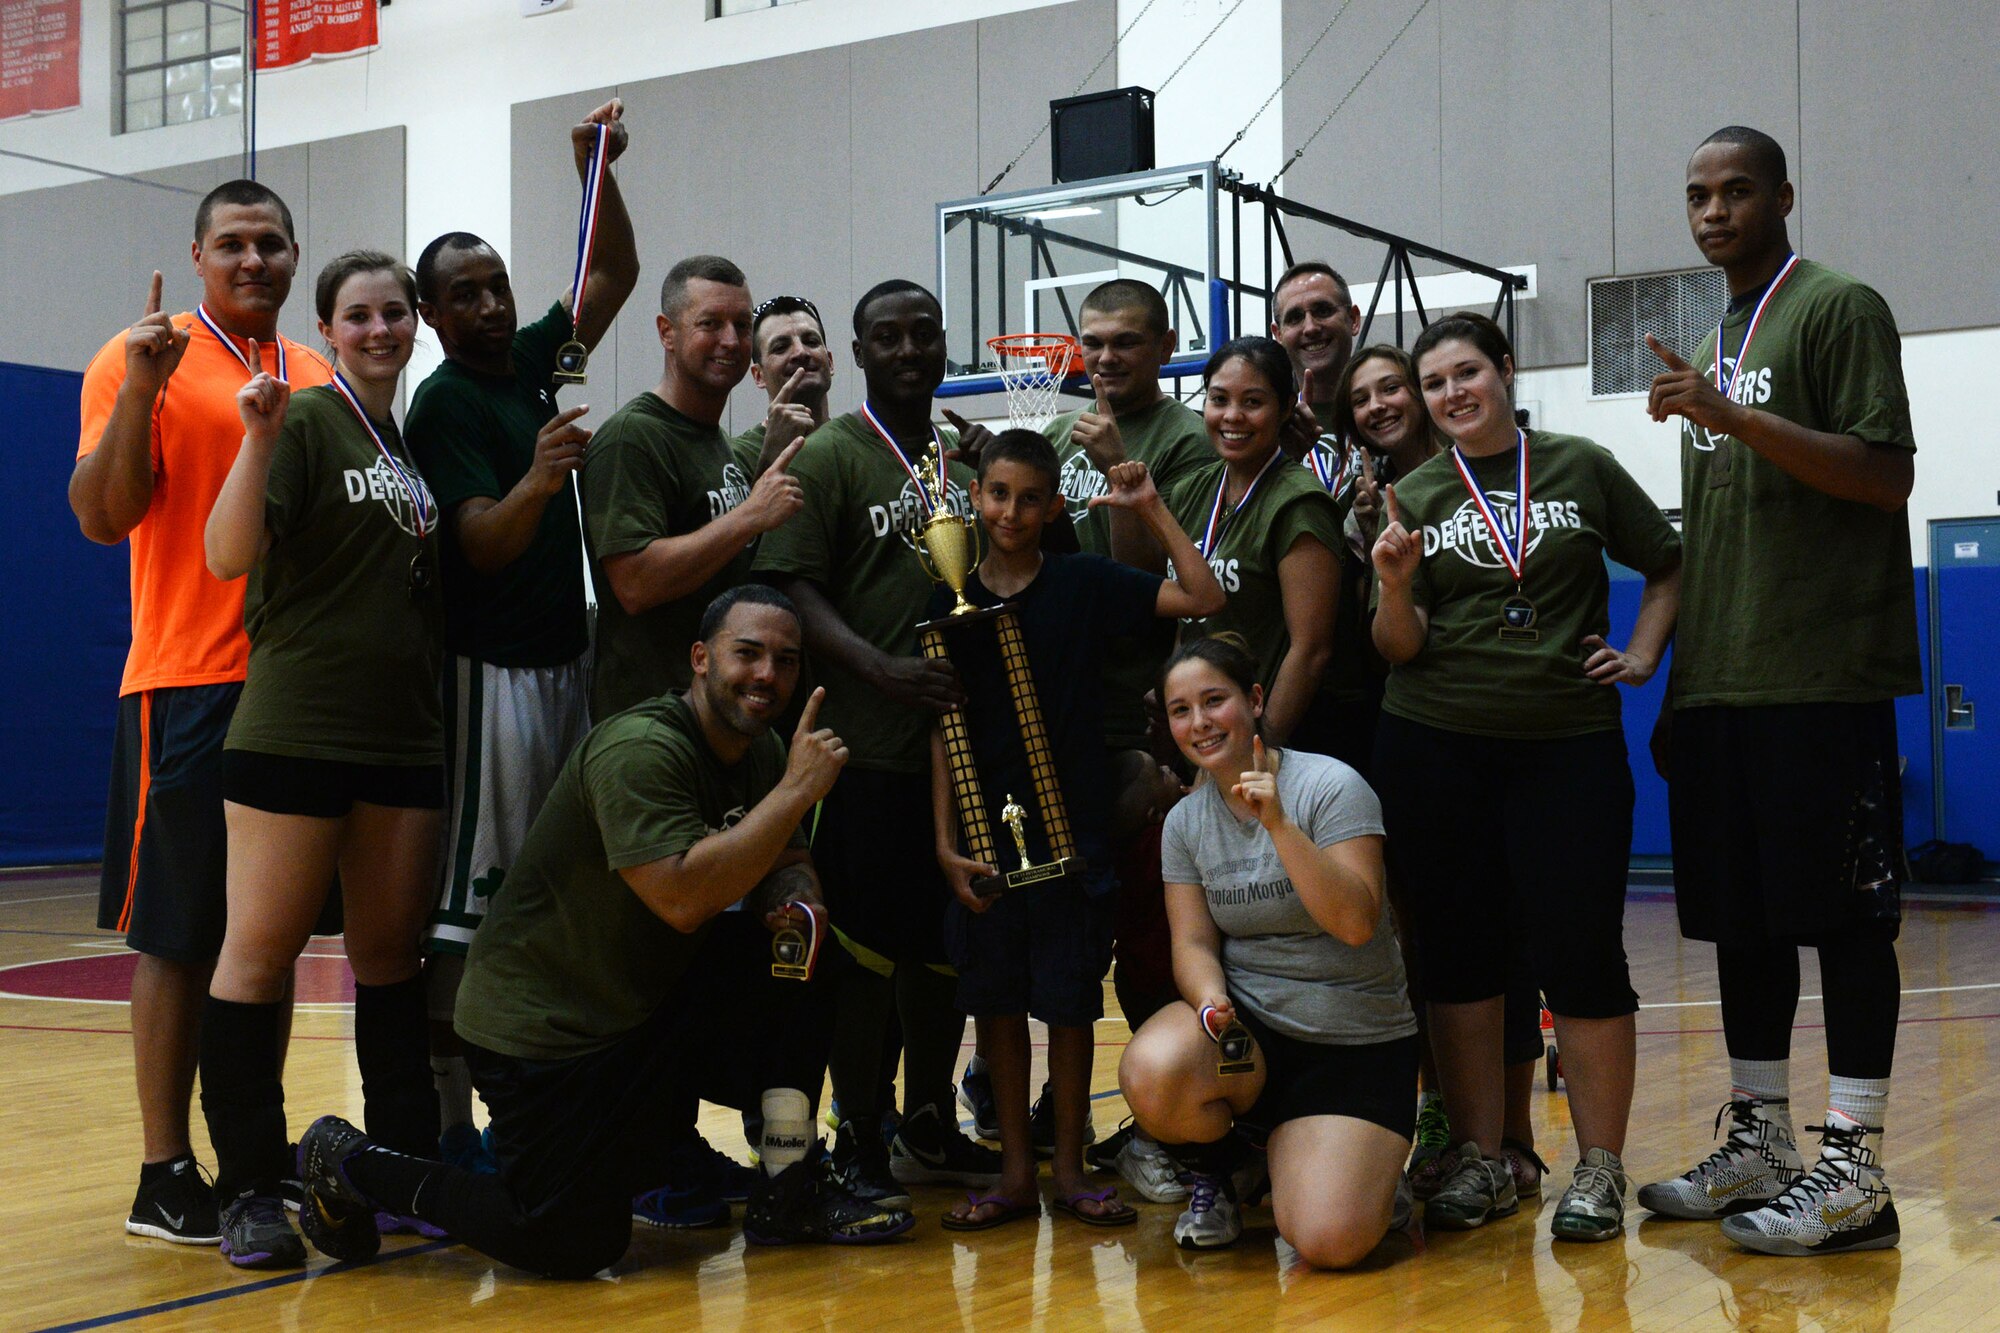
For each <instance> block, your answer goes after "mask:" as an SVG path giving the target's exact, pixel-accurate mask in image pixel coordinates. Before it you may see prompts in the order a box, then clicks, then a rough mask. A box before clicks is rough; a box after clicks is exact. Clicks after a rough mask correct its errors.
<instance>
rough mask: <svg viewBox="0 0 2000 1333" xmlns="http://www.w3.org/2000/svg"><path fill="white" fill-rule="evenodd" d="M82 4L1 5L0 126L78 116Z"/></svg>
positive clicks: (16, 1)
mask: <svg viewBox="0 0 2000 1333" xmlns="http://www.w3.org/2000/svg"><path fill="white" fill-rule="evenodd" d="M82 5H83V0H0V120H13V119H15V118H16V117H18V116H40V115H46V114H47V113H49V112H51V111H73V110H75V109H76V107H77V106H78V105H79V103H80V99H79V98H78V96H77V83H76V52H77V45H78V35H79V32H78V24H79V21H80V20H79V15H78V11H79V10H80V9H81V8H82Z"/></svg>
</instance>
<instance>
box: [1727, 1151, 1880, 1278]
mask: <svg viewBox="0 0 2000 1333" xmlns="http://www.w3.org/2000/svg"><path fill="white" fill-rule="evenodd" d="M1806 1132H1807V1133H1809V1134H1819V1135H1822V1136H1824V1138H1825V1146H1824V1149H1823V1150H1822V1152H1821V1154H1820V1159H1819V1162H1818V1164H1817V1165H1815V1166H1814V1167H1813V1169H1812V1170H1810V1171H1808V1172H1806V1173H1805V1174H1804V1175H1802V1176H1800V1177H1799V1178H1798V1179H1797V1180H1795V1181H1793V1182H1792V1185H1791V1188H1789V1189H1787V1190H1786V1191H1785V1192H1784V1193H1783V1194H1781V1195H1779V1196H1778V1197H1777V1198H1775V1199H1773V1200H1771V1202H1770V1203H1769V1204H1767V1205H1765V1206H1764V1207H1762V1208H1758V1209H1756V1210H1754V1211H1752V1212H1747V1213H1741V1214H1738V1215H1736V1216H1733V1217H1726V1218H1724V1219H1723V1220H1722V1234H1723V1235H1725V1236H1727V1237H1729V1239H1731V1240H1733V1241H1735V1242H1736V1243H1737V1244H1738V1245H1741V1246H1743V1247H1744V1248H1746V1249H1751V1250H1756V1251H1757V1252H1758V1253H1760V1254H1781V1255H1786V1256H1791V1257H1799V1256H1804V1255H1815V1254H1843V1253H1845V1252H1847V1251H1849V1250H1888V1249H1894V1248H1895V1247H1896V1245H1897V1244H1898V1243H1899V1242H1900V1241H1901V1240H1902V1238H1903V1232H1902V1226H1901V1224H1900V1223H1899V1222H1898V1221H1897V1220H1896V1202H1895V1200H1894V1199H1892V1198H1891V1197H1890V1196H1889V1182H1888V1181H1887V1180H1886V1179H1885V1178H1884V1177H1883V1175H1882V1167H1881V1164H1880V1163H1879V1162H1878V1161H1877V1160H1876V1158H1875V1154H1874V1153H1873V1152H1871V1151H1870V1150H1869V1149H1868V1147H1867V1146H1866V1144H1865V1143H1864V1142H1863V1136H1864V1135H1865V1134H1866V1133H1867V1132H1868V1131H1866V1130H1865V1129H1863V1128H1861V1127H1860V1126H1858V1125H1857V1126H1854V1127H1852V1128H1848V1127H1846V1126H1835V1125H1827V1126H1823V1127H1822V1126H1819V1125H1811V1126H1808V1127H1807V1129H1806Z"/></svg>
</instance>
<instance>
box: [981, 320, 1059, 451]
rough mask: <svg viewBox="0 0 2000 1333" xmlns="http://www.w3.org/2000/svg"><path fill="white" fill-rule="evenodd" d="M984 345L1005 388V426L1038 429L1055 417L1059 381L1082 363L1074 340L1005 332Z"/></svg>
mask: <svg viewBox="0 0 2000 1333" xmlns="http://www.w3.org/2000/svg"><path fill="white" fill-rule="evenodd" d="M986 345H987V346H988V347H990V348H992V349H993V356H994V359H995V360H996V361H997V362H999V365H1000V382H1001V383H1002V384H1004V385H1005V386H1006V389H1007V423H1008V424H1009V425H1010V426H1023V427H1026V428H1027V429H1029V430H1040V429H1041V428H1042V427H1043V426H1045V425H1047V424H1048V421H1049V418H1050V417H1053V416H1054V415H1055V414H1056V395H1057V394H1058V393H1059V392H1060V391H1061V389H1062V382H1063V381H1064V380H1065V379H1067V378H1069V376H1070V375H1071V374H1072V373H1074V372H1075V371H1076V370H1077V369H1078V368H1079V367H1080V366H1081V365H1082V364H1083V352H1082V350H1081V349H1079V348H1078V346H1077V343H1076V339H1074V338H1072V337H1070V336H1069V335H1068V334H1066V333H1005V334H1002V335H1001V336H999V337H998V338H988V339H987V340H986Z"/></svg>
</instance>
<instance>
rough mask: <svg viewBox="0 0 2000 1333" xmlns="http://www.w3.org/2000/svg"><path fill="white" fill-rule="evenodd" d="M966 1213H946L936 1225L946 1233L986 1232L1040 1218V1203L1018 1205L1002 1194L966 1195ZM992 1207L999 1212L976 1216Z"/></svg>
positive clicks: (1038, 1200)
mask: <svg viewBox="0 0 2000 1333" xmlns="http://www.w3.org/2000/svg"><path fill="white" fill-rule="evenodd" d="M965 1202H966V1211H965V1214H964V1215H963V1216H955V1215H953V1214H951V1213H946V1214H945V1215H944V1216H943V1217H940V1218H939V1219H938V1225H939V1226H941V1227H943V1228H944V1229H945V1230H946V1231H987V1230H990V1229H992V1228H993V1227H998V1226H1005V1225H1006V1224H1007V1223H1009V1222H1018V1221H1020V1220H1021V1219H1022V1218H1025V1217H1040V1216H1041V1215H1042V1201H1041V1200H1040V1199H1036V1200H1035V1201H1034V1202H1033V1203H1020V1202H1018V1201H1016V1200H1014V1199H1010V1198H1008V1197H1007V1196H1006V1195H1004V1194H968V1195H966V1196H965ZM989 1205H990V1206H992V1207H994V1208H997V1209H998V1210H999V1211H998V1212H995V1213H993V1214H991V1215H990V1216H987V1217H984V1218H981V1217H978V1216H977V1214H978V1212H979V1210H980V1209H981V1208H984V1207H987V1206H989Z"/></svg>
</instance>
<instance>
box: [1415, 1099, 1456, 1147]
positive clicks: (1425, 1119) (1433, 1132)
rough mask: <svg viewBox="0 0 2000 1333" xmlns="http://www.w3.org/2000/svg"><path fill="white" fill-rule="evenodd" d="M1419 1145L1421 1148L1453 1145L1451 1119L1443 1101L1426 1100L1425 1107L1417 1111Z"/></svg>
mask: <svg viewBox="0 0 2000 1333" xmlns="http://www.w3.org/2000/svg"><path fill="white" fill-rule="evenodd" d="M1417 1146H1418V1147H1419V1148H1449V1147H1450V1146H1451V1120H1450V1118H1449V1117H1448V1116H1447V1115H1446V1114H1445V1109H1444V1103H1443V1102H1441V1101H1429V1102H1426V1103H1424V1106H1423V1109H1422V1110H1420V1111H1418V1112H1417Z"/></svg>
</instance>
